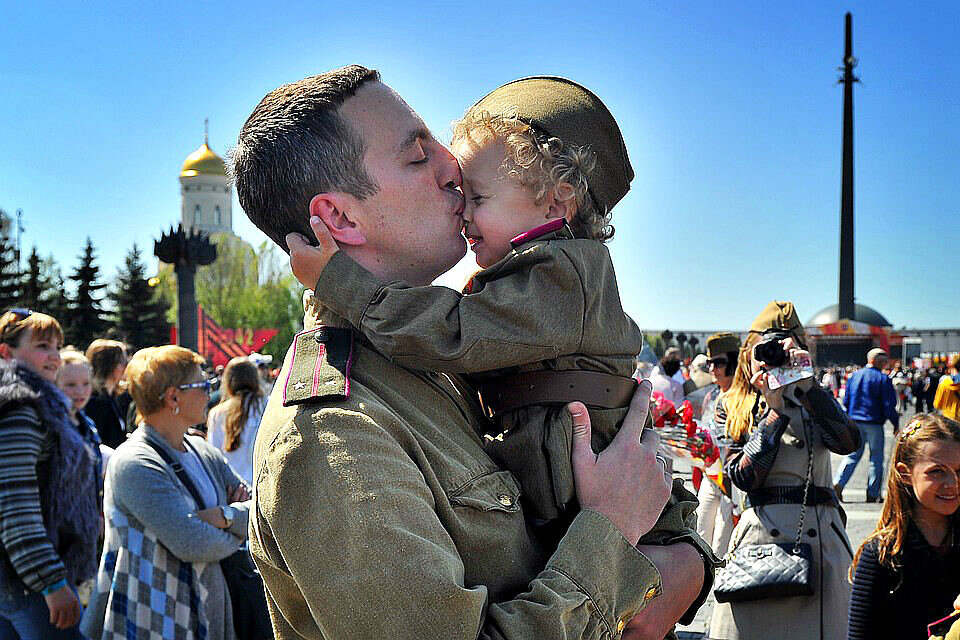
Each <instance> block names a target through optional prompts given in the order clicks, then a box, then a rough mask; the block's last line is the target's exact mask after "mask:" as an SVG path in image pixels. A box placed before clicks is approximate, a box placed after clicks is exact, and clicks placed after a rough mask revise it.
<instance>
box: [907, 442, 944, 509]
mask: <svg viewBox="0 0 960 640" xmlns="http://www.w3.org/2000/svg"><path fill="white" fill-rule="evenodd" d="M918 453H919V455H918V456H917V461H916V462H915V463H914V464H913V468H911V469H909V470H907V469H906V465H904V464H903V463H902V462H901V463H899V464H898V465H897V466H898V467H902V468H900V472H901V477H903V480H904V482H906V483H907V484H908V485H910V486H912V487H913V493H914V495H916V496H917V502H918V503H919V505H918V506H917V509H918V510H919V511H920V514H918V515H922V514H926V515H938V516H949V515H952V514H953V513H954V512H955V511H956V510H957V507H960V497H958V482H957V474H958V473H960V442H954V441H952V440H931V441H928V442H924V443H923V444H921V445H920V450H919V452H918Z"/></svg>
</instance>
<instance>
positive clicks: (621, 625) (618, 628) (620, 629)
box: [617, 618, 627, 633]
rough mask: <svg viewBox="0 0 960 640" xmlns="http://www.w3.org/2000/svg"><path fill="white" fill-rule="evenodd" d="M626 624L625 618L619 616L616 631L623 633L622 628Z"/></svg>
mask: <svg viewBox="0 0 960 640" xmlns="http://www.w3.org/2000/svg"><path fill="white" fill-rule="evenodd" d="M625 626H627V620H626V618H620V619H619V620H617V633H623V628H624V627H625Z"/></svg>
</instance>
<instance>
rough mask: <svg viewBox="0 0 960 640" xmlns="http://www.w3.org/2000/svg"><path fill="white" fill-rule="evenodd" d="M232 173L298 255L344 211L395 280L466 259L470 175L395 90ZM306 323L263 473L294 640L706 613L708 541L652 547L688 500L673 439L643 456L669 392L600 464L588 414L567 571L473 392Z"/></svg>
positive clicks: (335, 323) (355, 252)
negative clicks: (673, 483)
mask: <svg viewBox="0 0 960 640" xmlns="http://www.w3.org/2000/svg"><path fill="white" fill-rule="evenodd" d="M233 162H234V175H235V179H236V184H237V191H238V194H239V196H240V200H241V204H242V205H243V208H244V211H245V212H246V213H247V214H248V215H249V216H250V218H251V219H252V220H253V221H254V223H255V224H257V226H259V227H260V228H261V229H262V230H264V231H265V232H266V233H267V234H268V235H270V236H271V237H272V238H273V239H274V240H275V241H276V242H277V243H278V244H280V245H281V246H284V247H285V246H286V242H285V237H286V235H287V234H288V233H290V232H299V233H302V234H304V235H306V234H309V233H310V229H309V226H308V212H311V211H313V210H314V209H315V208H317V207H327V208H329V209H330V211H329V213H330V216H328V218H329V219H332V220H333V221H334V224H337V225H340V231H341V233H339V237H340V238H341V248H342V250H344V251H345V252H348V254H349V255H350V257H352V258H353V259H354V260H356V261H357V262H359V263H360V264H361V265H363V266H364V267H366V268H367V269H368V270H369V271H371V272H373V273H374V274H375V275H377V276H378V277H380V278H381V279H383V280H384V281H388V282H389V281H394V280H404V281H406V282H409V283H411V284H427V283H429V282H430V281H432V280H433V279H434V278H435V277H436V276H437V275H438V274H439V273H442V272H443V271H445V270H447V269H449V268H450V267H451V266H452V265H453V264H455V263H456V262H457V261H458V260H459V259H460V257H461V256H462V255H463V253H464V251H465V244H464V241H463V239H462V238H461V237H460V233H459V232H460V219H459V214H460V212H461V211H462V208H463V199H462V195H461V194H460V192H459V191H458V189H457V187H458V186H459V182H460V175H459V169H458V167H457V164H456V161H455V160H454V159H453V157H452V156H451V155H450V154H449V152H448V151H447V150H446V149H444V148H443V146H442V145H440V144H439V143H438V142H437V141H436V139H435V138H434V137H433V136H432V135H431V134H430V132H429V130H427V128H426V127H425V126H424V124H423V122H422V121H421V120H420V118H419V117H418V116H417V115H416V114H415V113H414V112H413V111H412V110H411V109H410V107H409V106H407V105H406V103H404V102H403V100H402V99H400V97H399V96H398V95H397V94H396V93H394V92H393V91H392V90H390V89H389V88H388V87H386V86H385V85H383V84H382V83H380V82H379V75H378V74H377V73H376V72H374V71H370V70H368V69H364V68H363V67H358V66H351V67H346V68H344V69H339V70H336V71H333V72H329V73H327V74H323V75H321V76H315V77H312V78H307V79H305V80H302V81H300V82H298V83H295V84H293V85H287V86H284V87H281V88H279V89H277V90H275V91H273V92H271V93H270V94H268V95H267V97H265V98H264V100H263V101H262V102H261V103H260V105H258V107H257V108H256V109H255V110H254V112H253V114H252V115H251V116H250V118H249V119H248V120H247V122H246V124H245V125H244V128H243V130H242V131H241V134H240V137H239V140H238V144H237V147H236V149H235V151H234V153H233ZM305 307H306V311H307V314H306V319H305V330H304V331H303V332H301V333H300V334H298V335H297V337H296V338H295V340H294V344H293V346H292V347H291V350H290V352H289V353H288V355H287V358H286V359H285V361H284V365H283V368H282V370H281V373H280V377H279V379H278V384H277V386H276V388H275V390H274V393H273V395H272V397H271V399H270V404H269V406H268V408H267V411H266V413H265V415H264V418H263V421H262V423H261V426H260V430H259V433H258V437H257V444H256V450H255V455H254V464H255V470H254V474H255V481H254V485H255V490H254V492H255V498H256V504H257V510H256V517H255V518H252V519H251V520H252V523H251V536H250V543H251V551H252V553H253V555H254V557H255V559H256V561H257V565H258V566H259V567H260V570H261V572H262V574H263V578H264V582H265V584H266V587H267V595H268V603H269V606H270V613H271V618H272V620H273V624H274V629H275V632H276V636H277V637H278V638H281V639H286V638H337V639H341V638H348V639H350V638H357V639H360V638H411V639H413V638H416V639H431V638H437V639H440V638H443V639H448V638H471V639H472V638H477V637H481V638H531V639H532V638H555V637H572V638H579V637H600V636H605V635H610V636H614V637H619V636H620V635H621V634H623V636H624V637H631V638H640V637H662V636H663V635H664V634H666V633H667V632H668V631H669V629H670V628H671V627H672V625H673V623H674V622H675V621H676V620H677V619H678V618H680V617H681V615H683V614H684V612H685V611H687V612H688V613H689V611H688V610H689V609H691V607H690V605H691V603H693V602H694V601H695V600H700V601H702V598H703V597H704V596H705V592H706V589H707V588H708V587H709V583H710V580H709V579H705V578H711V577H712V572H711V571H707V570H706V569H705V568H706V567H707V566H709V565H710V564H711V562H712V557H711V555H710V553H709V551H706V550H704V547H703V545H702V541H701V540H700V539H699V538H697V537H696V536H695V535H690V532H688V531H680V532H679V533H681V534H687V535H686V536H684V535H681V536H678V537H677V541H678V542H680V543H681V544H672V545H666V546H641V547H639V548H638V547H636V546H635V545H636V543H637V541H638V540H639V538H640V537H641V535H643V534H644V533H646V532H648V531H650V530H651V529H652V528H654V527H655V526H657V523H658V515H659V514H661V511H662V510H663V507H664V505H665V504H666V503H667V500H668V497H669V493H670V478H669V475H668V474H666V473H665V471H664V469H663V466H662V465H661V464H660V463H658V461H657V460H656V457H655V451H656V446H657V436H656V434H655V433H653V432H651V431H647V432H643V435H642V436H641V432H642V425H643V423H644V420H645V418H646V412H647V405H648V400H649V394H650V387H649V384H648V383H642V384H641V385H640V388H639V389H640V390H639V391H638V393H637V395H636V396H635V399H634V404H633V406H632V409H631V413H630V414H629V415H628V417H627V420H626V421H625V422H624V426H623V428H622V429H621V432H620V434H619V435H618V436H617V438H616V439H615V440H614V441H613V443H612V444H611V445H610V446H609V447H608V448H607V449H605V450H604V452H603V453H602V454H600V455H596V454H594V453H593V452H592V450H591V449H590V426H589V419H588V417H587V413H586V411H585V410H584V408H583V406H582V405H578V404H576V403H575V404H573V405H571V413H572V420H573V424H574V429H573V433H574V446H573V450H574V456H573V463H574V465H573V466H574V476H575V479H576V486H577V496H578V499H579V502H580V505H581V507H582V511H581V512H580V513H579V514H578V515H577V516H576V518H575V519H574V521H573V523H572V524H571V526H570V528H569V530H568V531H567V533H566V535H565V536H564V537H563V539H562V540H561V542H560V544H559V546H558V547H557V548H556V549H549V550H548V549H546V548H544V546H543V544H542V543H541V542H540V541H538V540H537V539H536V538H535V537H534V536H533V534H532V533H531V529H530V528H529V527H528V526H527V523H526V522H525V520H524V515H523V512H522V510H521V509H520V506H519V504H518V497H519V488H518V485H517V483H516V481H515V480H514V478H513V477H512V476H511V475H510V474H509V473H508V472H505V471H502V470H500V469H499V468H497V467H496V465H495V464H494V463H493V462H492V461H491V460H490V458H489V457H488V456H487V455H486V454H485V453H484V451H483V448H482V446H481V440H480V438H479V436H478V432H479V430H480V426H481V425H480V421H481V419H482V418H481V413H480V411H479V408H478V407H477V406H476V405H475V403H474V402H473V401H472V400H471V399H470V396H469V394H467V393H466V392H465V390H464V388H463V387H462V385H461V383H460V382H459V381H458V380H457V379H456V378H455V377H450V376H445V375H438V374H429V373H421V372H416V371H412V370H408V369H404V368H403V367H400V366H398V365H396V364H394V363H392V362H390V361H389V360H387V359H386V358H384V357H383V356H382V355H380V354H379V353H377V352H376V351H375V350H373V349H372V348H370V346H369V343H368V342H366V340H365V339H364V338H363V336H362V335H361V334H359V333H356V332H354V331H353V329H352V328H350V327H349V324H348V323H346V322H345V321H343V320H342V319H341V318H338V317H336V316H334V315H333V314H332V313H331V312H330V311H329V310H327V309H324V308H322V307H320V306H319V305H317V304H315V303H314V302H313V301H312V299H310V298H308V299H307V304H305ZM676 517H677V516H676V514H672V513H670V509H667V511H666V512H665V513H664V514H663V515H662V516H661V519H670V518H676ZM683 542H689V543H691V544H682V543H683ZM668 569H669V570H668ZM661 570H662V571H661ZM661 594H662V595H661ZM658 596H659V597H658ZM641 612H642V613H641ZM638 614H640V615H638Z"/></svg>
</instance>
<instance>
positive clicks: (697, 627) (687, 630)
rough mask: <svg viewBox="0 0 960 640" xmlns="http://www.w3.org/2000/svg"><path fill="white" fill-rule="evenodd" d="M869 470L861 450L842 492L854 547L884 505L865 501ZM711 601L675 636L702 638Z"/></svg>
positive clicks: (888, 447)
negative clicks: (859, 458) (848, 481)
mask: <svg viewBox="0 0 960 640" xmlns="http://www.w3.org/2000/svg"><path fill="white" fill-rule="evenodd" d="M912 415H913V412H912V410H911V411H910V412H909V413H907V414H904V415H903V416H901V418H900V424H906V422H907V421H908V420H909V419H910V417H911V416H912ZM884 430H885V432H886V438H885V440H884V445H885V446H884V460H885V461H886V463H889V460H890V453H891V451H892V450H893V425H891V424H890V423H889V422H888V423H887V424H886V425H885V427H884ZM831 457H832V458H833V468H834V470H836V469H837V466H838V465H839V464H840V459H841V456H838V455H833V456H831ZM886 466H887V465H886V464H884V468H885V469H886ZM868 470H869V450H867V451H866V452H864V455H863V458H862V459H861V460H860V464H859V465H858V466H857V469H856V471H855V472H854V474H853V478H851V479H850V483H849V484H848V485H847V487H846V488H845V489H844V491H843V497H844V500H845V502H844V503H843V508H844V510H845V511H846V512H847V536H848V537H849V538H850V544H851V545H852V547H853V549H854V550H856V549H857V548H858V547H859V546H860V543H862V542H863V540H864V539H865V538H866V537H867V536H868V535H870V532H872V531H873V528H874V525H876V522H877V519H878V518H879V517H880V509H881V508H882V506H883V505H881V504H867V502H866V493H867V473H868ZM677 474H678V475H679V476H681V477H684V478H687V481H688V482H689V478H690V473H689V469H688V468H685V467H680V466H679V465H678V469H677ZM688 488H690V489H691V490H692V488H693V485H692V484H691V485H689V486H688ZM884 490H886V476H884ZM714 602H715V601H714V600H713V596H712V595H711V596H710V599H709V600H708V601H707V604H705V605H704V606H703V607H701V609H700V611H699V612H698V613H697V617H696V619H695V620H694V621H693V623H692V624H691V625H690V626H686V627H679V628H678V634H677V635H678V636H679V637H680V638H681V639H685V638H690V639H692V638H704V637H705V634H706V631H707V626H708V624H709V622H710V615H711V614H712V612H713V605H714Z"/></svg>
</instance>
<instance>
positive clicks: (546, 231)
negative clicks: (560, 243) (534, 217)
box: [510, 218, 573, 249]
mask: <svg viewBox="0 0 960 640" xmlns="http://www.w3.org/2000/svg"><path fill="white" fill-rule="evenodd" d="M560 238H564V239H568V240H569V239H572V238H573V230H571V229H570V225H568V224H567V221H566V220H565V219H564V218H554V219H553V220H551V221H550V222H548V223H546V224H542V225H540V226H539V227H534V228H533V229H530V230H529V231H524V232H523V233H521V234H520V235H518V236H516V237H515V238H513V239H512V240H511V241H510V244H511V245H512V246H513V248H514V249H516V248H517V247H519V246H521V245H524V244H526V243H528V242H533V241H534V240H557V239H560Z"/></svg>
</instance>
